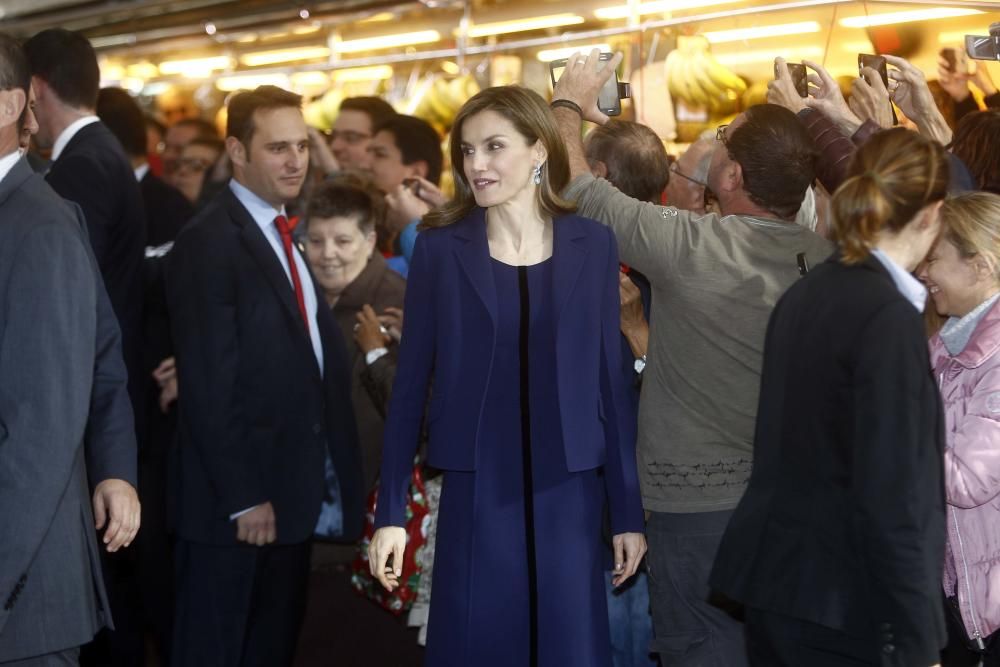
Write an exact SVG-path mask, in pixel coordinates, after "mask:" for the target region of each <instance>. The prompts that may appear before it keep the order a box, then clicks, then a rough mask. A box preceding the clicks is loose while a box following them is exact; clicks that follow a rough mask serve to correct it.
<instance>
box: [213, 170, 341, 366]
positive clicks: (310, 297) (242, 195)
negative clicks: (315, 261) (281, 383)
mask: <svg viewBox="0 0 1000 667" xmlns="http://www.w3.org/2000/svg"><path fill="white" fill-rule="evenodd" d="M229 189H230V190H232V191H233V194H234V195H236V198H237V199H239V200H240V203H241V204H243V206H244V207H245V208H246V210H247V211H249V212H250V217H251V218H253V221H254V222H256V223H257V226H258V227H260V231H261V232H263V233H264V238H266V239H267V242H268V243H270V244H271V248H272V249H273V250H274V254H275V255H276V256H277V257H278V261H279V262H281V268H283V269H284V270H285V276H286V277H287V278H288V286H289V287H290V288H291V289H292V290H294V289H295V285H294V283H293V282H292V274H291V273H290V272H289V270H288V259H287V257H286V256H285V246H284V244H282V242H281V233H280V232H278V227H277V225H275V224H274V219H275V218H276V217H278V216H279V215H285V207H284V206H282V207H281V209H280V210H277V209H275V208H274V207H273V206H271V205H270V204H268V203H267V202H266V201H264V200H263V199H261V198H260V197H258V196H257V195H255V194H254V193H253V192H251V191H250V190H248V189H247V188H246V187H245V186H244V185H242V184H240V183H239V182H237V181H236V179H235V178H234V179H232V180H230V181H229ZM292 255H293V256H294V257H295V267H296V269H297V270H298V273H299V282H300V283H301V284H302V292H303V295H304V296H305V304H306V316H307V317H308V318H309V338H310V339H312V347H313V353H314V354H315V355H316V363H317V364H318V365H319V372H320V375H322V374H323V343H322V341H321V340H320V337H319V326H317V324H316V308H317V306H318V303H317V299H316V288H315V287H313V281H312V276H311V275H309V267H308V266H307V265H306V261H305V259H303V258H302V255H301V253H299V249H298V247H296V245H295V244H294V243H293V244H292ZM323 307H324V308H325V307H326V304H323Z"/></svg>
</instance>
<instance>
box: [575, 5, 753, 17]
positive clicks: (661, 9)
mask: <svg viewBox="0 0 1000 667" xmlns="http://www.w3.org/2000/svg"><path fill="white" fill-rule="evenodd" d="M741 2H744V0H661V1H659V2H644V3H642V4H641V5H639V6H638V7H637V9H636V13H638V14H639V16H645V15H646V14H667V13H670V12H676V11H680V10H684V9H696V8H698V7H711V6H712V5H731V4H738V3H741ZM629 15H630V9H629V6H628V5H615V6H613V7H602V8H601V9H595V10H594V16H595V17H597V18H599V19H601V20H603V21H611V20H614V19H627V18H628V17H629Z"/></svg>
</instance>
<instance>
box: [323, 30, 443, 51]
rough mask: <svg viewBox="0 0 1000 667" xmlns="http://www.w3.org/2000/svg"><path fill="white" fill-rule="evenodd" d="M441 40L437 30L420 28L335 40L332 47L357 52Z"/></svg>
mask: <svg viewBox="0 0 1000 667" xmlns="http://www.w3.org/2000/svg"><path fill="white" fill-rule="evenodd" d="M440 40H441V33H439V32H438V31H437V30H421V31H419V32H404V33H400V34H396V35H382V36H381V37H367V38H364V39H349V40H344V41H343V42H335V43H334V45H333V47H334V48H335V49H336V50H337V51H338V52H339V53H357V52H359V51H375V50H377V49H392V48H396V47H400V46H413V45H414V44H430V43H432V42H438V41H440Z"/></svg>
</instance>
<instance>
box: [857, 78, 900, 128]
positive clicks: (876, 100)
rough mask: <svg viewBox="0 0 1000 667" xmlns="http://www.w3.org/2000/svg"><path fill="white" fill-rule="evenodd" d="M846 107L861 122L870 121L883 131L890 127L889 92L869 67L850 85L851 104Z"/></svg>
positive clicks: (890, 107)
mask: <svg viewBox="0 0 1000 667" xmlns="http://www.w3.org/2000/svg"><path fill="white" fill-rule="evenodd" d="M848 106H850V108H851V111H853V112H854V115H856V116H857V117H858V118H861V119H862V120H870V121H872V122H873V123H875V124H876V125H878V126H879V127H881V128H883V129H889V128H890V127H892V102H890V101H889V90H888V89H887V88H886V87H885V84H883V83H882V76H881V75H880V74H879V73H878V72H877V71H876V70H875V69H873V68H871V67H865V68H864V69H862V70H861V76H859V77H858V78H857V79H855V80H854V83H853V84H851V102H850V104H849V105H848Z"/></svg>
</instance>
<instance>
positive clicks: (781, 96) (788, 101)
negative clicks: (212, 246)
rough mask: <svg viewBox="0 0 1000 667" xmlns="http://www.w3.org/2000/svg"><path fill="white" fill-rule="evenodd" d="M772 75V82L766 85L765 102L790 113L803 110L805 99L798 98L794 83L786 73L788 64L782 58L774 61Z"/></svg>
mask: <svg viewBox="0 0 1000 667" xmlns="http://www.w3.org/2000/svg"><path fill="white" fill-rule="evenodd" d="M774 73H775V76H774V80H773V81H769V82H768V84H767V101H768V102H769V103H770V104H777V105H780V106H783V107H785V108H786V109H788V110H789V111H791V112H792V113H798V112H800V111H802V110H803V109H805V108H806V102H805V99H804V98H802V97H799V92H798V91H797V90H795V83H793V82H792V75H791V74H789V73H788V63H787V62H786V61H785V59H784V58H781V57H778V58H775V59H774Z"/></svg>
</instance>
